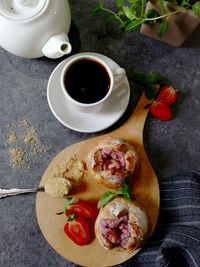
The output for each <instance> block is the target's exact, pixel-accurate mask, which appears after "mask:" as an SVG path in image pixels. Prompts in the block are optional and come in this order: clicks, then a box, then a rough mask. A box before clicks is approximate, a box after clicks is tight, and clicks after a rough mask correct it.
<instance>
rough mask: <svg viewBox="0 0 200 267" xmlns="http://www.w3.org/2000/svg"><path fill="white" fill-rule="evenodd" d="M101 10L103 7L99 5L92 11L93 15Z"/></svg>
mask: <svg viewBox="0 0 200 267" xmlns="http://www.w3.org/2000/svg"><path fill="white" fill-rule="evenodd" d="M101 10H102V7H101V6H97V7H95V8H94V9H93V10H92V11H91V15H93V14H96V13H98V12H99V11H101Z"/></svg>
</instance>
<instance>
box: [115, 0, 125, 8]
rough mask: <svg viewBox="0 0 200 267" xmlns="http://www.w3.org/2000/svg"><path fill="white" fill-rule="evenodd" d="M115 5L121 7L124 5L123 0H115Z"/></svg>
mask: <svg viewBox="0 0 200 267" xmlns="http://www.w3.org/2000/svg"><path fill="white" fill-rule="evenodd" d="M116 3H117V6H118V7H123V6H124V0H116Z"/></svg>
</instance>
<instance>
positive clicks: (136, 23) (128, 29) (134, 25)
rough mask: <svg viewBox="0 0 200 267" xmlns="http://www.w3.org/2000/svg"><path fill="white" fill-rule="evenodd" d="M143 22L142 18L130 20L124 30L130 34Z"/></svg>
mask: <svg viewBox="0 0 200 267" xmlns="http://www.w3.org/2000/svg"><path fill="white" fill-rule="evenodd" d="M144 21H145V19H144V18H136V19H134V20H132V21H131V22H130V23H129V24H128V25H127V26H126V28H125V31H126V32H131V31H133V30H135V29H136V28H137V27H138V26H139V25H141V24H142V23H143V22H144Z"/></svg>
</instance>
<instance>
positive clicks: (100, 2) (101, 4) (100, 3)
mask: <svg viewBox="0 0 200 267" xmlns="http://www.w3.org/2000/svg"><path fill="white" fill-rule="evenodd" d="M99 6H100V8H103V0H99Z"/></svg>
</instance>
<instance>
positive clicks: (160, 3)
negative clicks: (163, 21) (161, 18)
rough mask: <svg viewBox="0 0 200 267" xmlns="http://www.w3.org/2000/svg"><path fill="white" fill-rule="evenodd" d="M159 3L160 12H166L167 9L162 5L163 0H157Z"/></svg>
mask: <svg viewBox="0 0 200 267" xmlns="http://www.w3.org/2000/svg"><path fill="white" fill-rule="evenodd" d="M159 5H160V8H161V11H162V13H163V14H166V13H167V11H166V9H165V6H164V0H159Z"/></svg>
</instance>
